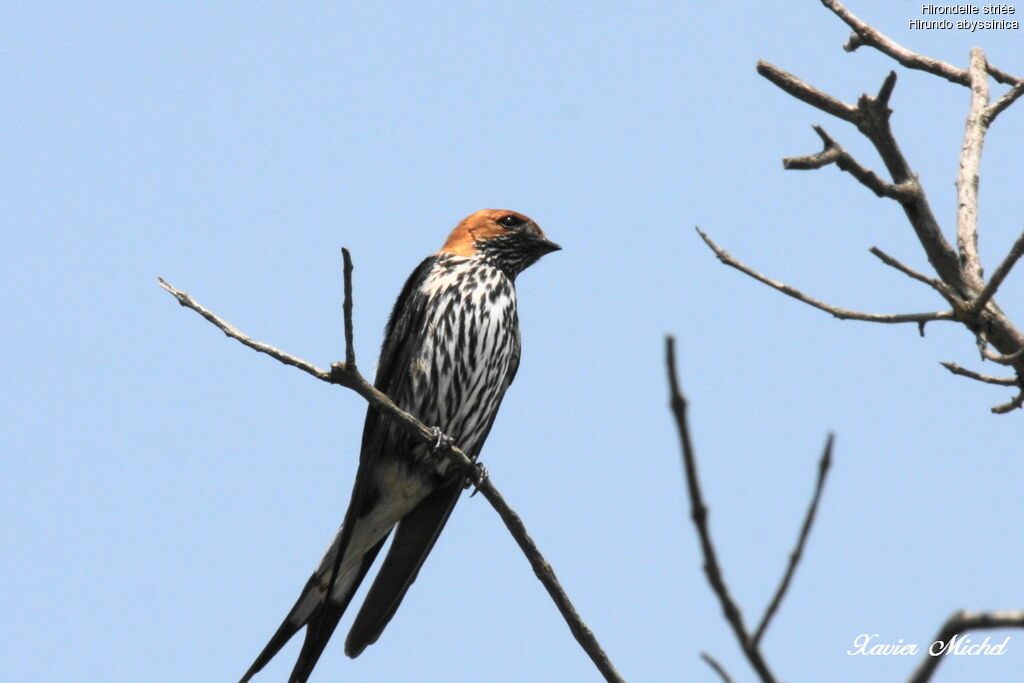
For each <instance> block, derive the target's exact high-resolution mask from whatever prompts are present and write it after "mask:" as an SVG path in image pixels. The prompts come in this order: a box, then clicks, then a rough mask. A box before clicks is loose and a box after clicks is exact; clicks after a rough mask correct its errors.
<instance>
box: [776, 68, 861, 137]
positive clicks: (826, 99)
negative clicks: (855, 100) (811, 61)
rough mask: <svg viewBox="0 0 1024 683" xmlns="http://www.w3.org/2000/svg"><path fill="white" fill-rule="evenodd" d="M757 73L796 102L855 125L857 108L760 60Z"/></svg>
mask: <svg viewBox="0 0 1024 683" xmlns="http://www.w3.org/2000/svg"><path fill="white" fill-rule="evenodd" d="M757 73H759V74H761V75H762V76H764V77H765V78H767V79H768V80H769V81H771V82H772V83H774V84H775V85H777V86H778V87H780V88H782V89H783V90H785V91H786V92H787V93H789V94H790V95H792V96H793V97H795V98H797V99H798V100H800V101H802V102H806V103H807V104H809V105H811V106H812V107H815V108H817V109H820V110H822V111H823V112H825V113H828V114H831V115H832V116H835V117H836V118H840V119H842V120H844V121H849V122H850V123H854V124H855V123H857V118H858V116H859V112H858V111H857V107H855V106H853V105H852V104H847V103H846V102H843V101H842V100H837V99H836V98H834V97H832V96H831V95H829V94H828V93H825V92H822V91H821V90H818V89H817V88H815V87H813V86H811V85H809V84H807V83H806V82H804V81H803V80H801V79H799V78H797V77H796V76H794V75H793V74H791V73H789V72H788V71H783V70H782V69H780V68H779V67H777V66H775V65H774V64H770V63H768V62H766V61H764V60H763V59H762V60H760V61H758V63H757Z"/></svg>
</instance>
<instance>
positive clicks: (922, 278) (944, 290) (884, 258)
mask: <svg viewBox="0 0 1024 683" xmlns="http://www.w3.org/2000/svg"><path fill="white" fill-rule="evenodd" d="M868 251H870V252H871V253H872V254H874V255H875V256H877V257H878V259H879V260H880V261H881V262H882V263H884V264H885V265H887V266H890V267H892V268H895V269H896V270H898V271H900V272H901V273H903V274H904V275H907V276H909V277H911V278H913V279H915V280H917V281H918V282H923V283H924V284H926V285H928V286H929V287H931V288H932V289H934V290H935V291H936V292H938V293H939V294H941V295H942V296H943V298H945V299H946V301H948V302H949V303H950V304H953V303H954V302H958V301H959V299H957V297H956V295H955V294H954V293H953V291H952V290H951V289H950V288H949V287H947V286H946V283H944V282H942V281H941V280H936V279H935V278H933V277H928V276H927V275H925V274H924V273H921V272H918V271H916V270H914V269H913V268H911V267H910V266H908V265H906V264H905V263H902V262H900V261H898V260H896V259H895V258H893V257H892V256H889V254H887V253H885V252H884V251H882V250H881V249H879V248H878V247H871V248H870V249H868Z"/></svg>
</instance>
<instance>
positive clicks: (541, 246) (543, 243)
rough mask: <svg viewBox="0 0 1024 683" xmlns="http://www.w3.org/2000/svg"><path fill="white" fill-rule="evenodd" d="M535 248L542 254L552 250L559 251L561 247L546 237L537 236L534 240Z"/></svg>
mask: <svg viewBox="0 0 1024 683" xmlns="http://www.w3.org/2000/svg"><path fill="white" fill-rule="evenodd" d="M534 245H535V248H536V249H537V251H538V252H539V253H540V254H541V255H542V256H543V255H544V254H550V253H551V252H553V251H561V250H562V247H561V246H559V245H557V244H555V243H554V242H552V241H551V240H549V239H547V238H546V237H541V238H538V239H537V240H535V241H534Z"/></svg>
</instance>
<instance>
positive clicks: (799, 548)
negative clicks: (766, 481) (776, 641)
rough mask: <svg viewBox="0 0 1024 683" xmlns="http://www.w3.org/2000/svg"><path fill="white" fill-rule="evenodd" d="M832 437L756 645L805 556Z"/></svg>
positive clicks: (757, 631)
mask: <svg viewBox="0 0 1024 683" xmlns="http://www.w3.org/2000/svg"><path fill="white" fill-rule="evenodd" d="M832 437H833V435H832V434H829V435H828V439H827V440H826V441H825V449H824V450H823V451H822V453H821V460H820V461H819V462H818V480H817V482H816V483H815V485H814V495H813V496H812V497H811V504H810V505H809V506H808V507H807V514H806V515H805V516H804V523H803V526H802V527H801V528H800V536H799V537H798V538H797V542H796V546H795V547H794V548H793V552H791V553H790V554H789V564H788V565H787V567H786V572H785V574H783V576H782V581H780V582H779V587H778V588H777V589H776V590H775V595H774V596H773V597H772V600H771V602H770V603H768V607H767V608H765V610H764V616H763V617H761V623H760V624H758V626H757V630H756V631H754V636H753V642H754V647H757V646H758V645H759V644H760V642H761V638H762V637H763V636H764V633H765V631H766V630H767V628H768V624H769V623H771V620H772V617H774V616H775V612H776V611H777V610H778V609H779V605H780V604H781V603H782V598H783V597H785V595H786V591H787V590H788V589H789V583H790V581H792V580H793V574H795V573H796V568H797V565H798V564H800V558H801V557H802V556H803V553H804V546H805V545H806V544H807V538H808V537H809V536H810V534H811V526H813V525H814V516H815V514H816V513H817V512H818V503H819V502H820V501H821V492H822V490H823V489H824V488H825V479H826V478H827V477H828V470H829V467H830V466H831V465H832V441H833V439H832Z"/></svg>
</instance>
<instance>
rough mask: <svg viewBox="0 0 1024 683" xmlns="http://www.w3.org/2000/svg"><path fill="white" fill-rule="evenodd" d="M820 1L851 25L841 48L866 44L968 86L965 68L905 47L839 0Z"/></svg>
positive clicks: (1010, 79)
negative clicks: (863, 19)
mask: <svg viewBox="0 0 1024 683" xmlns="http://www.w3.org/2000/svg"><path fill="white" fill-rule="evenodd" d="M821 4H823V5H824V6H825V7H827V8H828V9H830V10H832V12H834V13H835V15H836V16H838V17H839V18H840V19H842V20H843V21H844V22H846V25H847V26H849V27H850V28H852V29H853V36H851V37H850V40H849V41H848V42H847V43H846V45H845V46H844V48H843V49H845V50H846V51H847V52H853V51H854V50H856V49H857V48H858V47H860V46H861V45H867V46H869V47H873V48H875V49H876V50H878V51H879V52H881V53H883V54H886V55H888V56H890V57H892V58H893V59H895V60H896V61H897V62H899V63H900V64H902V65H903V66H905V67H907V68H908V69H917V70H919V71H927V72H928V73H930V74H934V75H936V76H940V77H942V78H945V79H946V80H947V81H950V82H952V83H959V84H960V85H967V86H969V85H970V81H969V77H968V75H967V71H965V70H964V69H958V68H957V67H955V66H953V65H952V64H947V63H946V62H943V61H940V60H938V59H932V58H931V57H925V56H923V55H919V54H918V53H916V52H913V51H912V50H908V49H907V48H905V47H903V46H902V45H900V44H898V43H897V42H896V41H894V40H892V39H891V38H889V37H888V36H886V35H885V34H883V33H882V32H881V31H879V30H878V29H876V28H874V27H872V26H869V25H867V24H865V23H864V22H863V21H861V20H860V19H858V18H857V17H856V16H854V14H853V13H852V12H850V10H848V9H846V7H844V6H843V5H842V3H840V2H838V0H821ZM986 70H987V71H988V73H990V74H992V77H993V78H995V79H996V80H997V81H999V82H1000V83H1006V84H1008V85H1014V84H1017V83H1020V82H1021V79H1019V78H1017V77H1016V76H1011V75H1009V74H1007V73H1006V72H1004V71H1001V70H1000V69H997V68H996V67H994V66H992V65H987V66H986Z"/></svg>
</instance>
